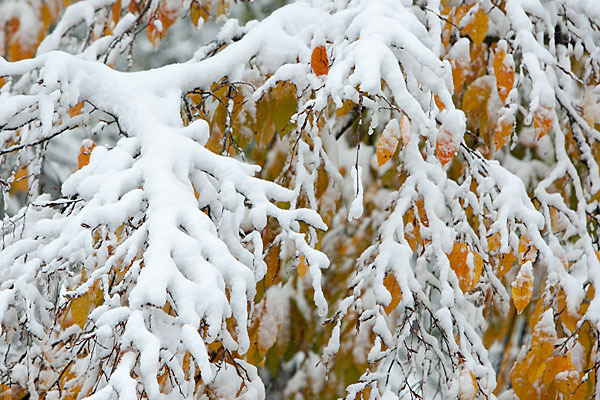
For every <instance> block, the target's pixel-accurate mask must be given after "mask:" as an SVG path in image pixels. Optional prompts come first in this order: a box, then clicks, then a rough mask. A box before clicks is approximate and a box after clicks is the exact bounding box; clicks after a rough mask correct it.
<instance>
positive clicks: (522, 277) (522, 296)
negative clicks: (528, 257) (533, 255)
mask: <svg viewBox="0 0 600 400" xmlns="http://www.w3.org/2000/svg"><path fill="white" fill-rule="evenodd" d="M511 287H512V299H513V303H515V307H516V308H517V313H518V314H521V312H522V311H523V310H524V309H525V307H527V305H528V304H529V301H530V300H531V294H532V293H533V272H532V268H531V262H529V261H528V262H526V263H525V264H523V265H522V266H521V269H520V270H519V274H518V275H517V277H516V278H515V280H514V282H513V283H512V284H511Z"/></svg>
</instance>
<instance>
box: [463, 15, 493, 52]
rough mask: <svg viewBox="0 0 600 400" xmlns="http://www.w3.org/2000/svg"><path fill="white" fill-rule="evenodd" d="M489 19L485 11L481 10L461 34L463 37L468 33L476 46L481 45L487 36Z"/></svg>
mask: <svg viewBox="0 0 600 400" xmlns="http://www.w3.org/2000/svg"><path fill="white" fill-rule="evenodd" d="M488 19H489V18H488V16H487V14H486V13H485V11H483V10H482V9H481V8H480V9H479V10H477V11H476V12H475V15H473V20H472V21H471V22H469V23H468V24H467V25H466V26H465V27H464V28H463V29H462V30H461V33H462V34H463V35H466V34H467V33H468V34H469V36H470V37H471V40H473V42H474V43H475V44H476V45H479V44H481V43H482V42H483V40H484V39H485V36H486V35H487V31H488Z"/></svg>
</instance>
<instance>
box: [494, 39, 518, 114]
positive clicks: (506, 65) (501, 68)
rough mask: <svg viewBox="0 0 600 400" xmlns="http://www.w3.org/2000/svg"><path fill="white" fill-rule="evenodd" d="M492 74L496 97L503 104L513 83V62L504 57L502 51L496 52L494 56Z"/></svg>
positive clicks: (509, 58)
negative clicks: (493, 75)
mask: <svg viewBox="0 0 600 400" xmlns="http://www.w3.org/2000/svg"><path fill="white" fill-rule="evenodd" d="M494 74H495V75H496V90H497V91H498V96H500V100H502V102H503V103H504V102H505V101H506V98H507V97H508V93H509V92H510V91H511V89H512V87H513V85H514V83H515V62H514V61H513V58H512V57H506V52H505V51H504V50H498V51H496V54H495V55H494Z"/></svg>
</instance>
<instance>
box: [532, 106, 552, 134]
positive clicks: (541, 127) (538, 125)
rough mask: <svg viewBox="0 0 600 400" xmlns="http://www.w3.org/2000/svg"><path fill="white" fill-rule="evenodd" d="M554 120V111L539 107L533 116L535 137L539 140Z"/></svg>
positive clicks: (548, 130)
mask: <svg viewBox="0 0 600 400" xmlns="http://www.w3.org/2000/svg"><path fill="white" fill-rule="evenodd" d="M553 119H554V110H553V109H552V108H550V107H539V108H538V109H537V110H536V112H535V114H534V115H533V130H534V132H535V137H536V139H537V140H540V139H541V138H542V137H544V136H545V135H546V134H547V133H548V132H550V129H551V128H552V120H553Z"/></svg>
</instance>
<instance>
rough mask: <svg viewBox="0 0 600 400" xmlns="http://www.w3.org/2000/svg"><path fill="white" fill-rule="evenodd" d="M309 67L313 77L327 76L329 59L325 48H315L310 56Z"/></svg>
mask: <svg viewBox="0 0 600 400" xmlns="http://www.w3.org/2000/svg"><path fill="white" fill-rule="evenodd" d="M310 66H311V67H312V70H313V72H314V73H315V75H317V76H320V75H327V73H328V72H329V58H328V57H327V50H326V49H325V46H317V47H315V49H314V50H313V52H312V55H311V56H310Z"/></svg>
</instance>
